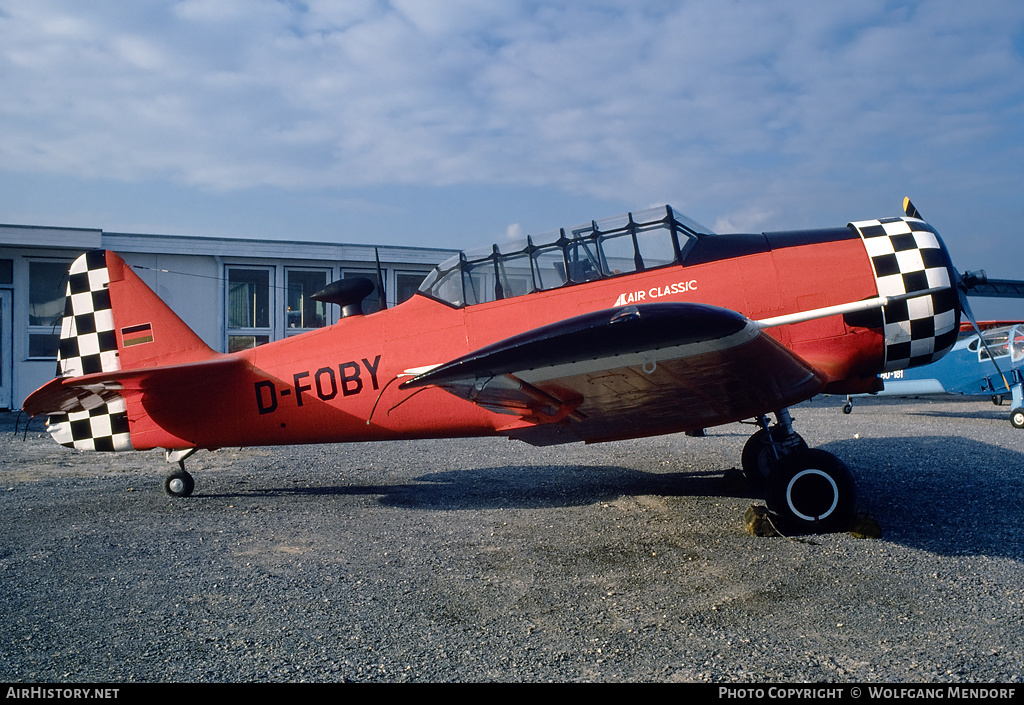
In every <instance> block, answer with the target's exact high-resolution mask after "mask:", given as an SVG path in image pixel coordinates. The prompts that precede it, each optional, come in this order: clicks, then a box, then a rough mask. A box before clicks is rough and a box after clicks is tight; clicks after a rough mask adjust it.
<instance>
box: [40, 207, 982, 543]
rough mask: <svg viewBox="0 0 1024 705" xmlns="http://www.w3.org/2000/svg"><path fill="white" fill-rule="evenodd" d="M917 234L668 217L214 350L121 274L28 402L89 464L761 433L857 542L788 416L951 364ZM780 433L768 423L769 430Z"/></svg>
mask: <svg viewBox="0 0 1024 705" xmlns="http://www.w3.org/2000/svg"><path fill="white" fill-rule="evenodd" d="M904 210H905V212H907V213H908V214H909V215H907V216H906V217H897V218H883V219H881V220H868V221H862V222H854V223H850V224H848V225H847V226H845V227H840V228H832V229H823V230H807V231H790V232H769V233H762V234H748V235H717V234H714V233H712V232H711V231H709V230H708V229H707V228H704V227H702V226H700V225H699V224H697V223H695V222H694V221H692V220H690V219H688V218H686V217H685V216H683V215H681V214H679V213H677V212H676V211H675V210H673V209H672V208H671V207H669V206H666V207H664V208H659V209H656V210H651V211H646V212H643V213H637V214H627V215H625V216H622V217H620V218H615V219H609V220H604V221H600V222H591V223H590V224H588V225H586V226H584V227H580V228H576V229H573V230H570V231H566V230H564V229H563V230H559V231H556V232H553V233H551V234H550V235H547V236H539V237H531V238H527V239H526V241H524V242H518V243H516V244H501V245H494V246H493V247H490V248H488V249H487V250H486V251H482V252H478V253H460V254H459V255H458V256H456V257H453V258H452V259H450V260H448V261H447V262H444V263H443V264H441V265H439V266H438V267H437V268H436V269H435V270H434V271H433V272H431V273H430V274H429V275H428V276H427V277H426V279H425V280H424V282H423V284H422V285H421V287H420V289H419V292H418V293H417V295H415V296H413V297H412V298H411V299H409V300H408V301H406V302H404V303H402V304H400V305H398V306H395V307H394V308H391V309H387V310H383V311H380V312H377V313H373V314H369V315H363V313H362V311H361V309H360V302H361V301H362V300H363V299H364V298H365V297H366V296H368V295H369V294H370V293H371V291H372V289H373V286H374V284H373V282H372V281H370V280H367V279H364V280H356V283H355V284H353V282H352V280H349V279H345V280H343V281H339V282H335V283H334V284H332V285H331V286H329V287H328V288H327V289H325V290H324V291H322V292H320V293H319V294H318V295H317V296H318V297H319V300H323V301H330V302H332V303H336V304H339V305H340V306H341V307H342V318H341V319H340V320H339V321H338V322H337V323H336V324H334V325H332V326H329V327H327V328H323V329H319V330H316V331H312V332H309V333H306V334H304V335H299V336H296V337H291V338H286V339H284V340H279V341H277V342H273V343H269V344H266V345H262V346H260V347H257V348H254V349H251V350H244V351H241V352H237V353H232V354H225V353H218V352H215V351H213V350H211V349H210V348H209V347H207V345H206V344H205V343H203V341H202V340H200V338H199V337H198V336H197V335H196V334H195V333H193V332H192V331H191V330H190V329H189V328H188V326H187V325H185V323H183V322H182V321H181V320H180V319H179V318H178V316H177V315H175V314H174V313H173V312H172V311H171V309H170V308H169V307H168V306H167V305H166V304H164V303H163V302H162V301H161V300H160V299H159V298H158V297H157V296H156V294H154V293H153V292H152V291H151V290H150V289H149V288H148V287H147V286H146V284H145V283H143V282H142V280H141V279H139V277H138V276H137V275H136V274H135V273H134V272H133V271H132V270H131V268H130V267H129V266H128V265H127V264H126V263H125V262H124V260H122V259H121V258H120V257H119V256H118V255H116V254H114V253H113V252H109V251H103V250H98V251H93V252H89V253H87V254H85V255H82V256H81V257H80V258H79V259H78V260H77V261H76V262H75V263H74V264H73V265H72V267H71V269H70V273H69V279H68V287H67V302H66V310H65V317H64V319H63V322H62V326H61V343H60V353H59V363H58V370H59V376H58V377H57V378H56V379H54V380H51V381H50V382H49V383H47V384H46V385H44V386H43V387H41V388H40V389H38V390H36V391H35V392H33V393H32V395H30V396H29V397H28V399H26V400H25V403H24V409H25V411H27V412H28V413H30V414H32V415H33V416H35V415H38V414H47V415H49V420H48V431H49V432H50V433H51V434H52V435H53V437H54V438H55V439H56V440H57V441H58V442H59V443H61V444H62V445H66V446H68V447H74V448H78V449H83V450H101V451H120V450H146V449H151V448H164V449H166V453H167V459H168V460H169V461H170V462H176V463H177V464H178V467H177V469H176V470H175V471H174V472H172V473H171V474H170V475H169V476H168V477H167V478H166V480H165V482H164V487H165V490H166V491H167V492H168V493H169V494H171V495H174V496H183V497H184V496H188V495H190V494H191V493H192V491H193V488H194V481H193V478H192V477H191V475H189V473H188V472H186V470H185V466H184V460H185V458H187V457H188V456H189V455H191V454H192V453H193V452H195V451H196V450H198V449H203V448H205V449H211V450H212V449H216V448H221V447H228V446H230V447H240V446H260V445H284V444H298V443H335V442H342V441H378V440H394V439H415V438H441V437H469V436H508V437H510V438H515V439H519V440H522V441H525V442H527V443H530V444H533V445H551V444H558V443H568V442H573V441H584V442H587V443H594V442H601V441H614V440H619V439H626V438H639V437H644V436H652V435H658V434H665V433H676V432H681V431H685V432H690V433H699V432H700V431H702V430H703V429H705V428H707V427H711V426H718V425H722V424H728V423H733V422H736V421H741V420H745V419H753V420H755V421H756V423H757V424H758V425H759V426H760V428H759V430H757V431H756V432H755V433H754V434H753V436H752V437H751V438H750V440H749V441H748V442H747V444H746V446H745V447H744V449H743V452H742V467H743V471H744V474H745V475H746V476H747V477H748V478H749V479H751V480H752V481H754V482H757V483H759V484H762V485H764V486H765V493H766V501H767V504H768V508H769V510H770V511H771V512H773V513H774V514H775V515H776V516H777V517H779V518H781V519H783V520H786V521H788V522H789V523H790V524H791V525H794V524H795V525H796V526H797V527H798V528H802V529H805V530H811V531H814V530H819V531H830V530H836V529H845V528H846V526H845V525H846V523H847V522H848V521H849V519H850V517H851V515H852V513H853V511H854V502H855V486H854V481H853V478H852V475H851V473H850V471H849V469H848V468H847V467H846V466H845V465H844V464H843V463H842V462H841V461H840V460H839V459H838V458H836V457H835V456H833V455H831V454H829V453H826V452H824V451H821V450H814V449H809V448H808V447H807V445H806V443H805V442H804V441H803V439H802V438H801V437H800V436H799V435H798V434H797V433H796V432H795V431H794V429H793V425H792V421H791V417H790V415H789V413H788V411H787V408H788V407H789V406H791V405H793V404H796V403H798V402H801V401H805V400H807V399H809V398H811V397H812V396H814V395H817V394H819V393H823V392H826V393H830V394H857V393H862V392H872V391H879V390H881V388H882V383H881V381H880V380H879V377H878V375H879V374H880V373H883V372H886V371H890V370H896V369H903V368H907V367H912V366H917V365H923V364H927V363H929V362H932V361H934V360H937V359H938V358H940V357H941V356H942V355H944V354H945V353H946V351H947V350H949V349H950V348H951V346H952V345H953V343H954V342H955V341H956V338H957V332H958V330H959V327H960V313H961V309H962V308H963V307H964V305H965V304H964V302H963V301H962V300H961V298H960V296H959V295H958V290H957V287H958V283H959V277H958V275H957V273H956V271H955V270H954V269H953V267H952V264H951V262H950V258H949V255H948V253H947V251H946V249H945V246H944V245H943V243H942V240H941V239H940V238H939V236H938V234H937V233H936V232H935V230H934V229H933V228H932V227H931V226H929V225H928V224H926V223H925V222H924V221H922V220H920V218H919V217H917V213H916V211H914V210H913V206H911V205H910V203H909V201H904ZM769 414H772V415H774V416H775V423H771V422H770V421H769V419H768V415H769Z"/></svg>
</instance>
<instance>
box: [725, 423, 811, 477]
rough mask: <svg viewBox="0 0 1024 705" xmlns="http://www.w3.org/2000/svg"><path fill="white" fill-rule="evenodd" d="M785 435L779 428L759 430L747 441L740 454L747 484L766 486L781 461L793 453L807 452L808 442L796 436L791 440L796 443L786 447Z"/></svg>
mask: <svg viewBox="0 0 1024 705" xmlns="http://www.w3.org/2000/svg"><path fill="white" fill-rule="evenodd" d="M784 433H785V432H784V431H783V429H782V428H780V427H779V426H772V427H771V428H770V429H769V430H767V431H766V430H765V429H763V428H760V429H758V430H757V431H755V432H754V435H752V436H751V437H750V438H749V439H747V443H746V445H744V446H743V453H741V454H740V467H741V468H742V469H743V476H744V477H745V478H747V482H749V483H750V484H752V485H753V486H755V487H762V486H764V483H765V479H766V478H767V477H768V476H769V475H771V473H772V471H773V469H774V468H775V465H776V464H777V463H778V462H779V461H780V460H781V459H783V458H785V457H786V456H787V455H789V454H791V453H793V452H803V451H805V450H807V442H806V441H804V439H803V438H801V437H800V436H798V435H796V434H794V436H793V439H791V440H793V441H795V442H793V443H790V444H786V445H784V444H783V442H782V441H783V437H784ZM769 434H770V435H769Z"/></svg>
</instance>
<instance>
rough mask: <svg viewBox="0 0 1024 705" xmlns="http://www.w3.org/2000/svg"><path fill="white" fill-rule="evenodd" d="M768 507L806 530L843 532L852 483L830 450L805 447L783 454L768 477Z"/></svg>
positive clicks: (852, 503) (854, 497)
mask: <svg viewBox="0 0 1024 705" xmlns="http://www.w3.org/2000/svg"><path fill="white" fill-rule="evenodd" d="M765 501H766V503H767V505H768V510H769V511H770V512H772V513H773V514H775V515H776V516H779V517H781V518H782V519H783V520H784V521H786V522H788V523H790V524H792V525H794V526H796V527H798V528H800V529H803V530H806V531H813V532H819V533H828V532H832V531H845V530H846V529H847V528H849V525H850V521H851V520H852V519H853V515H854V508H855V504H856V501H857V490H856V484H855V483H854V480H853V474H852V473H851V472H850V469H849V468H848V467H846V465H845V464H844V463H843V462H842V461H841V460H839V458H837V457H835V456H834V455H832V454H831V453H826V452H825V451H823V450H806V451H804V452H802V453H794V454H792V455H788V456H786V457H784V458H783V459H782V460H781V461H779V463H778V464H777V465H776V466H775V468H774V469H773V471H772V474H771V475H770V476H769V478H768V488H767V494H766V496H765Z"/></svg>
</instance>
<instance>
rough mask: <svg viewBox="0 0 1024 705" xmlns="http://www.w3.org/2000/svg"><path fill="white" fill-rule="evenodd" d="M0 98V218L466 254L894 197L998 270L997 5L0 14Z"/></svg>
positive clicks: (1003, 84) (1014, 259)
mask: <svg viewBox="0 0 1024 705" xmlns="http://www.w3.org/2000/svg"><path fill="white" fill-rule="evenodd" d="M0 86H2V88H3V91H2V95H3V100H2V101H0V222H5V223H17V224H28V225H61V226H72V227H91V228H102V229H104V230H108V231H114V232H148V233H169V234H183V235H209V236H237V237H267V238H275V239H294V240H327V241H337V242H380V243H389V244H407V245H424V246H437V247H473V246H478V245H484V244H487V243H490V242H492V241H497V240H501V239H502V238H505V237H507V236H510V235H516V234H524V235H525V234H526V233H531V232H533V233H536V232H542V231H547V230H550V229H553V228H556V227H559V226H571V225H575V224H578V223H581V222H585V221H588V220H590V219H591V218H598V219H599V218H602V217H605V216H611V215H616V214H619V213H623V212H625V211H627V210H638V209H642V208H646V207H648V206H651V205H655V204H664V203H671V204H672V205H673V206H675V207H676V208H677V209H679V210H681V211H683V212H684V213H687V214H688V215H690V216H691V217H693V218H695V219H696V220H698V221H700V222H703V223H705V224H706V225H708V226H710V227H712V228H714V229H716V230H719V231H722V232H729V231H744V232H746V231H762V230H776V229H789V228H805V227H832V226H836V225H844V224H845V223H846V222H848V221H850V220H859V219H864V218H873V217H880V216H886V215H896V214H899V208H900V202H901V199H902V197H903V196H904V195H909V196H910V197H911V198H912V199H913V201H914V202H915V204H916V205H917V207H918V208H919V209H920V211H921V212H922V214H923V215H924V217H925V218H926V219H927V220H929V222H931V223H932V224H933V225H934V226H935V227H936V228H938V230H939V231H940V232H941V233H942V234H943V236H944V238H945V239H946V242H947V244H948V245H949V246H950V249H951V250H952V252H953V255H954V259H955V260H956V264H957V266H958V267H959V268H961V269H977V268H984V269H986V270H987V271H988V273H989V275H990V276H993V277H999V278H1016V279H1024V246H1022V245H1021V240H1022V237H1021V235H1022V233H1021V228H1020V224H1021V223H1022V222H1024V198H1022V185H1024V3H1021V2H1019V0H975V2H971V3H966V2H961V1H956V0H922V1H920V2H885V1H883V0H858V1H857V2H852V3H824V2H790V1H785V0H783V1H778V2H753V1H751V2H730V1H729V0H714V1H712V0H700V1H694V2H663V1H659V0H651V1H648V0H622V1H618V0H588V1H586V2H583V1H580V2H573V1H565V2H544V1H542V0H501V1H500V2H498V1H496V0H390V1H389V2H385V1H383V0H347V1H345V2H326V1H323V0H307V1H305V2H298V1H284V0H181V1H178V2H174V1H171V0H166V1H157V0H132V1H131V2H128V1H126V0H116V1H115V0H92V1H90V2H78V1H76V0H33V1H32V2H26V1H25V0H0ZM976 301H977V302H978V303H976V304H975V308H976V309H981V310H980V311H979V313H981V314H983V315H985V314H987V315H989V316H995V315H1001V316H1011V315H1013V316H1016V317H1020V316H1024V303H1020V302H1018V303H1015V304H1013V306H1012V307H1009V308H1008V307H1007V306H1003V307H1002V308H1001V309H1000V310H999V311H998V312H996V311H995V310H992V309H990V307H989V305H988V302H985V301H983V300H976ZM990 310H992V311H993V312H992V313H988V311H990Z"/></svg>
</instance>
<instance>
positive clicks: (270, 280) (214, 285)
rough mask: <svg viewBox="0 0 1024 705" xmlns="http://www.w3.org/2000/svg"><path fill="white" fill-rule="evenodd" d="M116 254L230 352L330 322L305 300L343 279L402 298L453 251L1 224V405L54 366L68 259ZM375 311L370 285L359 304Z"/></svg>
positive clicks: (333, 314)
mask: <svg viewBox="0 0 1024 705" xmlns="http://www.w3.org/2000/svg"><path fill="white" fill-rule="evenodd" d="M96 249H104V250H113V251H114V252H117V253H118V254H120V255H121V256H122V257H123V258H124V259H125V261H126V262H127V263H128V264H129V265H131V266H132V267H133V269H134V270H135V272H136V273H137V274H138V275H139V276H140V277H141V278H142V279H143V281H145V282H146V283H147V284H148V285H149V286H150V287H151V288H152V289H153V290H154V291H155V292H156V293H157V295H159V296H160V298H162V299H163V300H164V301H166V302H167V304H168V305H169V306H170V307H171V308H172V309H173V310H174V311H175V313H177V314H178V315H179V316H180V317H181V318H182V320H184V321H185V323H187V324H188V325H189V326H191V327H192V329H193V330H195V332H196V333H197V334H198V335H199V336H200V337H202V339H203V340H204V341H205V342H206V343H207V344H208V345H209V346H210V347H211V348H213V349H214V350H220V351H223V352H230V351H233V350H239V349H242V348H246V347H252V346H253V345H259V344H262V343H266V342H270V341H272V340H279V339H281V338H284V337H286V336H289V335H296V334H298V333H302V332H304V331H308V330H310V329H312V328H318V327H321V326H325V325H330V324H331V323H334V322H335V321H337V317H338V307H337V306H330V305H326V304H323V303H320V302H316V301H313V300H311V299H310V298H309V296H310V295H311V294H313V293H316V292H317V291H319V290H320V289H322V288H323V287H324V286H326V285H327V284H328V283H330V282H332V281H335V280H338V279H342V278H347V277H352V276H364V277H367V278H370V279H372V280H374V281H376V277H377V264H376V255H377V254H378V253H379V257H380V262H381V269H382V273H383V275H384V289H385V291H386V293H387V304H388V306H393V305H395V304H396V303H399V302H401V301H404V300H405V299H407V298H409V297H410V296H412V294H413V293H414V292H415V291H416V288H417V287H418V286H419V284H420V282H421V281H422V280H423V277H424V276H425V275H426V274H427V272H429V271H430V270H431V269H432V268H433V267H434V265H436V264H438V263H439V262H441V261H442V260H445V259H447V258H448V257H450V256H451V255H452V254H454V251H451V250H442V249H434V248H423V247H390V246H378V247H376V248H375V247H374V246H373V245H351V244H349V245H346V244H332V243H322V242H291V241H281V240H251V239H241V238H239V239H236V238H199V237H182V236H169V235H141V234H128V233H108V232H104V231H102V230H93V229H85V228H49V227H37V226H24V225H0V409H10V408H14V409H17V408H20V407H21V403H22V402H23V401H24V399H25V397H26V396H28V395H29V393H31V392H32V391H33V390H34V389H36V388H37V387H39V386H41V385H42V384H44V383H46V382H47V381H49V380H50V379H51V378H52V377H53V376H54V372H55V370H56V360H57V341H58V339H59V333H60V319H61V316H62V314H63V312H64V290H65V285H66V276H67V270H68V266H69V265H70V264H71V262H72V261H74V259H75V258H76V257H78V256H79V255H80V254H82V253H83V252H87V251H89V250H96ZM377 308H378V297H377V294H376V292H375V293H373V294H371V295H370V296H369V297H367V299H366V301H365V302H364V310H365V311H366V312H371V311H375V310H377Z"/></svg>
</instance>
